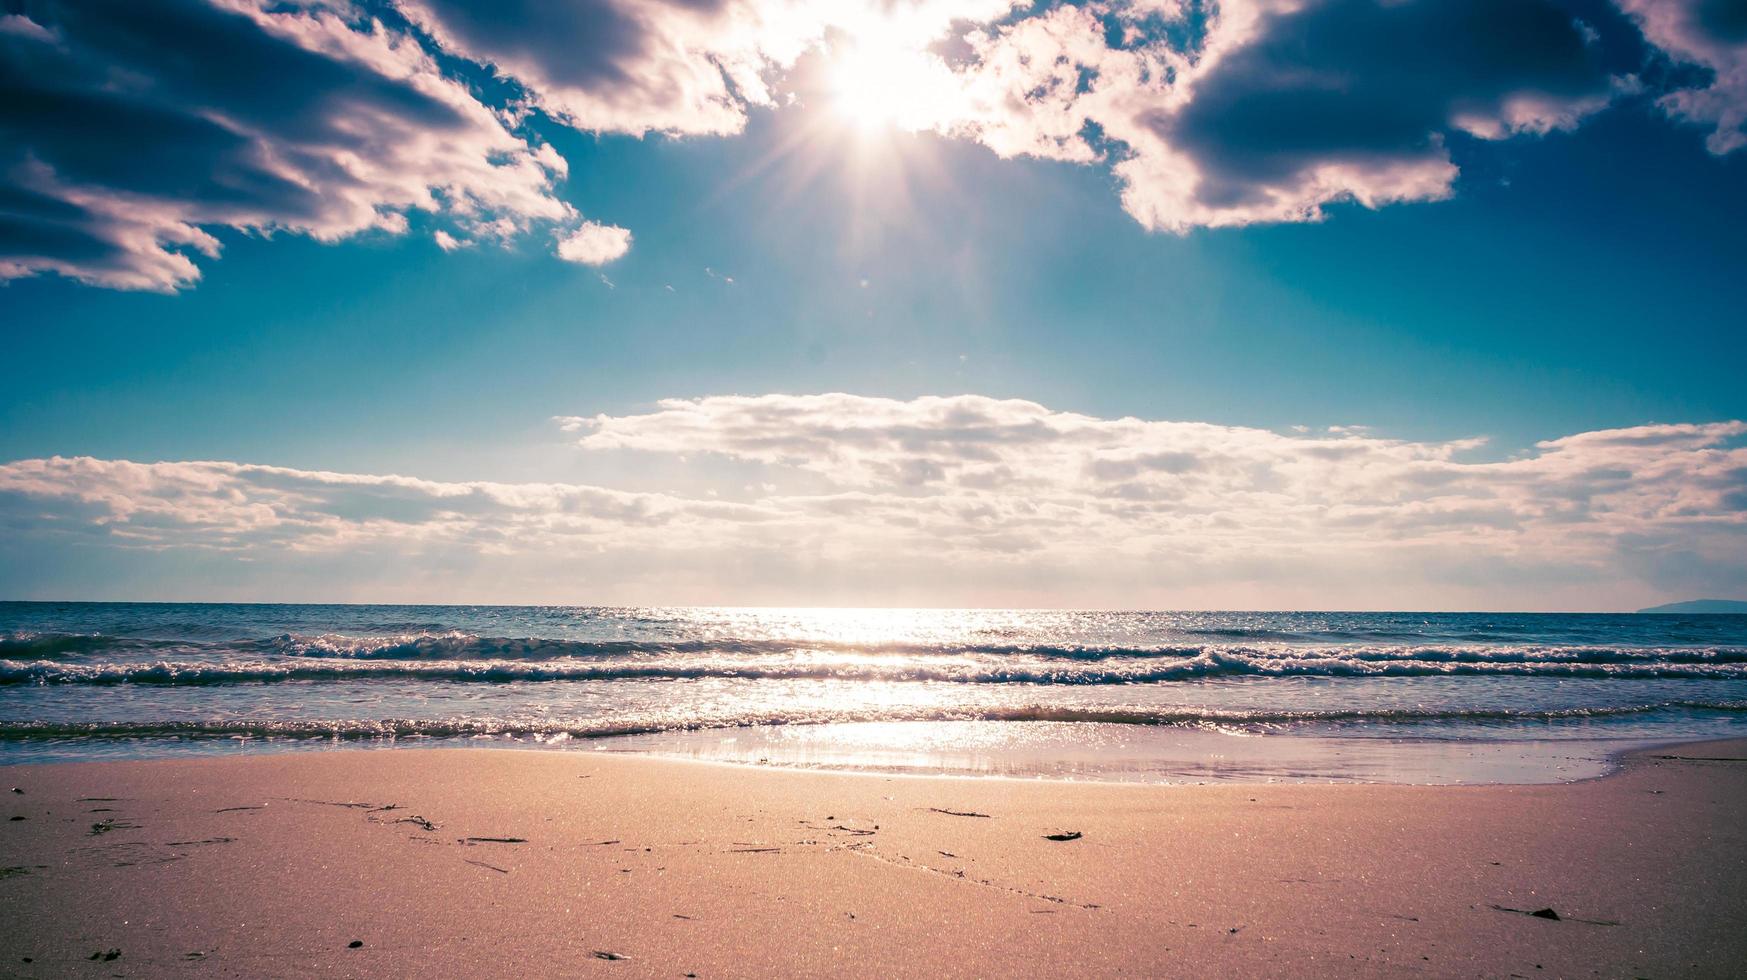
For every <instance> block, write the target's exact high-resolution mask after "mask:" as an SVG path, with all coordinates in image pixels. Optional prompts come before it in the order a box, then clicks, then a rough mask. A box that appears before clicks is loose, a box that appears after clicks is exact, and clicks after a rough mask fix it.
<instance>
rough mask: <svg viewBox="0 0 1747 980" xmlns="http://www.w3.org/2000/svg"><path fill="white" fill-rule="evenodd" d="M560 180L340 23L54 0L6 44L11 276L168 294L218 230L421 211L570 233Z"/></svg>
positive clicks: (3, 255)
mask: <svg viewBox="0 0 1747 980" xmlns="http://www.w3.org/2000/svg"><path fill="white" fill-rule="evenodd" d="M562 163H563V162H562V160H560V159H558V158H557V156H556V155H555V154H553V153H551V151H550V149H549V148H546V147H541V146H535V145H533V144H531V143H530V142H528V141H527V140H526V139H524V138H522V137H519V136H517V135H515V134H514V133H512V132H511V131H510V130H509V129H508V128H506V125H505V123H504V122H503V120H502V118H500V116H499V115H498V114H497V113H496V112H495V111H494V110H492V109H491V108H488V107H487V106H485V105H484V104H482V103H481V102H479V101H478V100H477V99H475V98H474V97H473V96H472V95H471V94H469V92H468V90H467V89H466V88H465V87H464V86H463V85H461V84H459V83H458V82H456V81H454V80H452V79H450V78H447V77H445V76H444V75H443V74H442V73H441V71H440V69H439V67H438V64H437V62H436V61H435V59H433V58H432V57H431V55H430V54H429V53H427V52H426V51H425V50H424V49H423V48H422V47H421V46H420V45H419V44H418V43H416V42H415V41H413V40H412V39H411V38H409V37H407V36H405V35H403V34H400V33H397V32H395V31H393V30H391V29H389V28H387V27H384V26H383V25H382V24H380V23H378V22H375V21H371V20H367V19H362V18H359V17H357V16H355V15H352V14H349V13H345V12H344V8H341V7H339V6H328V5H320V4H312V5H309V6H305V7H300V6H298V5H295V4H289V5H288V4H278V3H273V4H268V3H265V2H263V3H261V4H259V5H257V4H255V3H253V2H250V0H213V2H210V3H208V2H203V0H160V2H153V3H149V4H139V3H130V2H123V0H85V2H79V3H62V2H42V3H28V4H26V5H25V13H22V14H9V15H7V18H6V21H5V29H4V30H0V279H10V278H16V277H20V276H29V275H35V274H39V273H43V272H53V273H58V274H60V275H64V276H68V277H71V278H74V279H78V280H80V281H83V282H87V283H92V284H95V285H102V286H109V287H115V288H121V289H147V290H158V291H171V290H175V289H177V288H180V287H184V286H187V285H189V284H191V283H193V282H194V281H195V280H196V279H198V278H199V275H200V271H199V268H198V266H197V265H196V264H195V261H194V259H193V257H192V256H207V257H214V256H216V255H217V254H218V252H219V241H218V239H217V238H216V237H214V235H213V234H212V231H213V229H218V228H230V229H237V230H241V231H245V232H253V233H260V234H272V233H275V232H281V231H283V232H294V233H299V234H306V235H310V236H312V237H314V238H317V239H320V240H322V241H334V240H338V239H341V238H346V237H349V236H353V235H357V234H360V233H364V232H371V231H377V232H384V233H389V234H398V233H401V232H403V231H405V230H406V228H407V227H408V221H407V214H408V212H411V211H424V212H430V213H432V214H437V215H440V216H441V217H442V218H443V219H444V220H446V221H447V222H448V223H449V224H450V225H451V226H452V227H453V229H454V230H456V231H457V232H459V233H462V234H465V235H468V236H472V237H479V236H484V237H491V238H501V237H504V236H507V235H513V234H516V233H518V232H520V231H523V230H525V229H526V228H528V227H529V226H530V225H531V224H533V223H536V222H550V221H561V220H567V219H569V218H570V217H571V216H572V211H571V209H570V208H569V206H568V205H566V204H564V203H563V202H562V201H560V200H558V199H557V198H556V197H555V196H554V195H553V192H552V185H553V181H554V179H555V178H556V177H557V176H559V175H561V174H562ZM449 240H450V241H457V240H458V239H456V238H453V237H451V238H450V239H449Z"/></svg>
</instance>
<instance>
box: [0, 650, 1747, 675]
mask: <svg viewBox="0 0 1747 980" xmlns="http://www.w3.org/2000/svg"><path fill="white" fill-rule="evenodd" d="M420 642H423V641H420ZM468 642H469V643H471V644H473V646H471V647H470V649H476V650H477V649H489V650H490V651H492V652H494V653H497V654H500V655H501V654H504V653H515V652H523V653H524V655H523V656H520V657H513V658H505V657H502V656H498V657H493V658H490V659H484V658H479V659H461V658H455V659H425V658H424V651H426V650H427V649H429V648H425V647H420V648H419V649H420V651H421V652H420V653H419V654H412V655H408V656H404V657H402V656H390V655H386V654H384V652H383V651H384V650H385V649H387V648H385V647H358V648H357V649H361V650H364V651H365V652H364V653H363V654H362V655H359V654H357V653H348V654H338V655H335V654H318V655H313V656H312V655H309V654H307V653H303V652H300V653H296V654H287V655H282V656H279V657H277V658H274V659H251V660H227V661H214V660H179V659H157V660H149V661H140V662H103V663H68V662H64V661H59V660H49V659H43V660H35V661H30V662H10V663H0V684H99V685H112V684H159V685H186V686H194V685H209V684H237V683H261V682H275V681H362V680H377V679H381V680H394V679H407V680H423V681H451V682H485V683H492V682H500V683H501V682H518V681H520V682H532V681H616V680H639V679H642V680H702V679H710V678H720V679H738V680H839V681H887V682H904V681H912V682H916V681H920V682H941V683H960V684H1093V685H1097V684H1157V683H1165V682H1170V681H1185V680H1197V679H1202V678H1212V677H1244V676H1255V677H1435V676H1465V675H1487V676H1524V677H1565V678H1618V679H1643V678H1654V679H1710V680H1741V679H1747V649H1742V648H1737V647H1728V648H1713V649H1704V650H1698V649H1685V648H1678V649H1662V648H1628V649H1620V648H1611V647H1608V648H1600V647H1530V648H1522V647H1493V648H1488V647H1471V648H1428V647H1358V648H1353V647H1328V648H1304V647H1170V648H1147V649H1136V648H1123V649H1120V650H1117V649H1101V650H1099V651H1097V655H1096V656H1087V655H1086V654H1085V652H1084V651H1083V650H1082V649H1081V648H1064V647H1050V648H1035V647H1032V648H1025V649H1023V650H1020V649H1015V648H1007V649H1004V650H1002V651H1001V652H999V653H991V652H988V651H987V650H986V648H968V649H967V648H963V647H960V648H956V649H953V650H951V651H950V652H945V653H930V654H915V653H910V654H902V653H889V652H884V651H882V652H879V653H855V654H842V653H838V652H834V651H831V650H818V649H812V650H794V649H792V645H791V647H790V648H789V649H786V650H785V651H784V652H781V653H772V652H768V651H766V650H760V651H758V652H752V651H747V650H744V649H735V650H734V651H732V652H728V653H724V652H722V650H721V648H720V645H689V644H688V645H685V646H683V647H680V646H677V645H668V646H662V647H659V648H652V647H651V646H650V645H648V644H637V645H635V652H634V653H630V654H627V653H626V652H625V647H624V646H623V645H612V646H610V647H609V648H608V649H601V648H602V647H603V646H609V645H604V644H598V643H590V644H580V645H579V644H569V643H567V644H563V645H557V646H555V645H554V644H553V643H552V641H526V642H528V643H538V644H541V645H542V647H541V649H540V651H539V652H538V653H537V654H534V655H530V654H528V653H527V651H526V650H524V648H521V647H518V646H514V645H506V643H505V641H489V646H485V647H482V646H480V645H479V644H480V642H481V641H478V640H470V641H468ZM402 646H403V648H404V645H402ZM579 646H580V647H587V648H589V649H588V652H586V653H584V652H580V651H579ZM349 649H350V648H349ZM553 650H562V651H565V652H563V653H555V652H552V651H553Z"/></svg>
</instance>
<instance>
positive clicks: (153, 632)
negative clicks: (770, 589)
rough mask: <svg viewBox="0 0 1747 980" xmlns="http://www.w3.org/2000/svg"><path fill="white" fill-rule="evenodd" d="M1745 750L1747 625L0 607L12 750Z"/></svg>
mask: <svg viewBox="0 0 1747 980" xmlns="http://www.w3.org/2000/svg"><path fill="white" fill-rule="evenodd" d="M1741 735H1747V616H1741V615H1593V614H1552V613H1547V614H1520V613H1404V612H1403V613H1303V612H1099V611H1036V610H937V609H914V610H886V609H867V610H862V609H850V610H825V609H692V608H590V607H512V606H391V605H238V604H206V603H17V602H13V603H0V764H9V763H34V762H63V761H79V760H95V759H116V758H145V757H161V756H170V755H191V754H195V755H198V754H234V753H237V752H255V751H284V750H296V749H326V748H335V747H363V748H404V747H412V746H454V745H465V746H504V747H524V748H545V749H566V750H581V751H629V752H648V753H655V754H663V755H678V756H686V757H693V758H699V759H706V760H714V761H722V762H740V763H748V764H763V765H786V766H800V767H810V768H829V769H848V770H863V771H870V772H907V773H939V774H953V775H960V774H971V775H988V776H1018V777H1040V776H1041V777H1056V778H1070V779H1105V780H1138V781H1153V782H1207V781H1220V780H1239V781H1280V780H1285V781H1293V780H1319V781H1320V780H1335V781H1343V780H1344V781H1391V782H1423V783H1472V782H1547V781H1558V780H1567V779H1577V778H1584V777H1587V776H1593V775H1598V774H1600V773H1602V772H1604V771H1606V769H1607V767H1608V766H1609V765H1610V761H1611V759H1612V758H1613V757H1614V756H1615V755H1616V754H1617V753H1618V752H1619V751H1620V750H1621V749H1623V748H1630V747H1635V746H1641V745H1647V744H1654V743H1659V742H1673V741H1679V740H1687V739H1694V738H1707V737H1719V738H1720V737H1730V736H1736V737H1738V736H1741Z"/></svg>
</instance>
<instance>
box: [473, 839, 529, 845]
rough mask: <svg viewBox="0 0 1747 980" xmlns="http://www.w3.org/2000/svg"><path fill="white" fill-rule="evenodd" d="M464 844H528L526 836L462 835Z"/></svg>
mask: <svg viewBox="0 0 1747 980" xmlns="http://www.w3.org/2000/svg"><path fill="white" fill-rule="evenodd" d="M459 840H460V841H461V843H463V844H526V843H527V842H528V839H527V838H526V837H462V838H459Z"/></svg>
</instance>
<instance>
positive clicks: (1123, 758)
mask: <svg viewBox="0 0 1747 980" xmlns="http://www.w3.org/2000/svg"><path fill="white" fill-rule="evenodd" d="M1113 728H1114V729H1117V730H1118V732H1119V734H1117V735H1116V736H1114V738H1113V739H1106V740H1104V741H1103V742H1102V743H1101V742H1100V741H1099V740H1098V739H1095V738H1082V737H1080V736H1081V734H1082V733H1083V732H1085V731H1096V730H1099V729H1113ZM858 729H871V731H863V732H861V733H860V738H855V737H844V736H842V734H841V733H843V732H846V731H856V730H858ZM976 729H985V730H987V731H989V732H998V733H1001V734H1002V735H1003V737H1004V738H1005V736H1006V735H1007V733H1010V732H1013V731H1020V730H1027V729H1046V730H1049V729H1072V730H1074V731H1073V733H1072V735H1071V736H1069V737H1063V736H1059V735H1058V736H1057V737H1055V739H1054V741H1053V742H1047V743H1040V742H1039V740H1038V739H1036V738H1035V737H1033V738H1019V737H1012V738H1005V741H1003V742H1001V743H999V744H995V745H993V747H985V749H984V750H983V751H982V752H980V753H976V754H975V755H974V761H973V762H967V761H966V759H968V758H972V757H971V756H962V757H955V756H954V755H953V754H952V753H950V752H945V751H943V750H940V749H938V745H939V744H949V745H950V744H955V743H954V738H953V737H954V736H961V735H963V734H964V733H965V732H966V731H967V730H968V731H974V730H976ZM913 733H925V734H927V735H928V736H930V738H929V740H930V741H931V742H933V743H935V744H936V746H937V747H936V749H935V751H934V752H933V754H931V755H930V754H925V753H923V752H913V753H910V754H909V757H908V758H906V759H905V761H903V762H894V761H891V760H890V759H888V760H886V761H880V760H878V759H875V758H872V756H873V755H874V754H877V753H878V752H879V751H880V750H881V749H885V748H889V747H890V745H891V743H892V742H894V741H896V742H903V741H904V739H905V737H906V736H909V735H911V734H913ZM1731 737H1733V736H1695V735H1692V734H1687V733H1669V734H1665V735H1662V736H1647V735H1642V734H1640V735H1613V736H1610V735H1595V736H1589V737H1574V736H1565V737H1540V738H1536V737H1528V736H1525V737H1505V738H1475V739H1462V738H1440V737H1412V736H1403V735H1397V734H1382V735H1364V736H1360V735H1341V736H1329V735H1320V734H1294V733H1267V734H1253V733H1233V732H1226V731H1219V730H1211V729H1200V728H1181V727H1177V726H1160V727H1157V728H1152V727H1141V728H1138V729H1135V728H1128V727H1127V726H1106V725H1098V724H1093V723H1084V722H1072V723H1052V722H1012V721H970V722H893V723H879V724H877V725H875V726H866V725H860V724H854V723H821V724H815V725H784V726H763V725H753V726H737V727H726V728H704V729H695V730H694V729H686V730H674V731H664V732H652V733H640V734H633V735H614V736H601V737H596V738H571V739H558V740H541V741H524V740H520V739H504V738H497V737H490V738H479V737H473V738H466V739H460V738H418V737H401V738H398V739H393V738H385V739H378V738H361V737H360V738H344V739H330V738H279V739H274V738H260V739H246V740H231V739H211V740H204V741H194V740H188V741H184V740H182V739H176V738H169V739H164V740H162V741H161V742H159V743H158V744H156V745H154V746H153V747H151V748H145V749H141V748H138V747H137V746H138V744H139V743H134V747H132V748H128V749H124V750H118V751H116V752H115V753H114V754H109V755H105V754H95V755H87V756H83V757H81V756H80V754H79V753H80V751H81V749H80V748H78V747H73V748H70V749H69V751H68V752H67V753H66V756H65V757H61V756H57V755H54V754H49V753H50V752H51V751H52V750H46V749H39V750H37V753H36V754H32V751H31V750H30V749H29V748H28V747H27V746H28V745H29V740H21V741H20V742H19V743H16V744H15V746H12V747H8V746H4V745H0V772H4V771H5V770H6V769H7V768H8V767H33V766H61V765H82V764H87V763H108V764H114V763H134V762H163V761H173V760H184V761H192V760H201V759H209V760H217V759H240V758H251V757H256V756H264V757H274V756H280V755H311V754H313V755H321V754H329V753H348V752H393V751H401V750H411V751H420V752H427V751H454V750H462V751H510V752H535V753H555V754H564V755H573V754H580V755H595V754H601V755H613V756H626V757H632V758H650V759H656V760H662V761H671V762H686V763H707V764H712V765H722V766H728V767H731V768H737V769H756V770H763V771H779V772H801V773H818V774H834V775H866V776H872V777H888V776H897V777H905V778H925V779H987V780H1017V781H1021V782H1035V781H1044V782H1064V783H1068V784H1092V783H1108V784H1113V785H1137V786H1185V785H1187V786H1198V785H1237V786H1250V785H1297V784H1306V785H1323V784H1339V785H1360V786H1365V785H1404V786H1535V785H1562V784H1571V783H1580V782H1587V781H1590V780H1594V779H1602V778H1607V777H1608V776H1610V775H1612V774H1614V773H1616V772H1618V771H1619V770H1620V769H1621V767H1622V766H1623V765H1624V760H1625V759H1626V758H1627V757H1628V756H1630V755H1631V754H1633V753H1636V752H1641V751H1648V750H1652V749H1656V748H1658V747H1663V746H1672V745H1682V744H1687V743H1692V742H1701V741H1721V740H1728V739H1729V738H1731ZM833 740H835V741H837V742H840V743H842V744H836V745H831V746H830V748H831V749H832V751H831V752H829V753H827V754H825V755H824V757H823V758H821V757H819V756H818V755H816V754H813V753H808V752H805V751H801V750H798V749H796V748H795V745H796V744H799V745H801V746H806V745H807V744H808V743H809V742H824V743H829V742H832V741H833ZM67 741H68V743H69V744H70V745H74V746H78V745H79V744H80V742H81V740H79V739H69V740H67ZM785 742H786V743H789V744H786V745H785V744H784V743H785ZM712 743H714V744H712ZM83 744H84V745H85V746H87V748H86V749H85V751H90V750H89V748H88V746H89V745H90V744H91V743H89V742H84V743H83ZM98 744H102V743H98ZM730 745H731V746H732V747H731V748H729V747H727V746H730ZM1463 754H1465V755H1466V756H1467V758H1466V759H1459V758H1457V757H1458V756H1461V755H1463ZM887 755H888V756H900V755H904V753H901V752H887ZM1112 755H1114V756H1117V758H1115V759H1114V760H1113V759H1112V758H1111V757H1110V756H1112ZM9 756H18V758H9ZM1063 756H1070V757H1072V758H1071V759H1068V760H1065V761H1064V759H1063V758H1062V757H1063ZM1343 757H1344V758H1343ZM1354 757H1357V761H1355V758H1354ZM1367 763H1368V764H1369V765H1368V766H1367ZM1561 763H1563V764H1561ZM1414 777H1417V778H1414Z"/></svg>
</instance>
